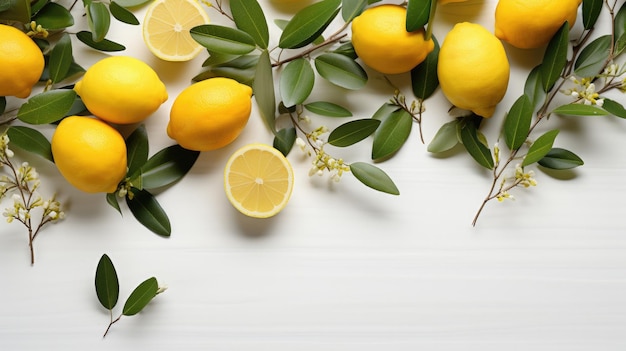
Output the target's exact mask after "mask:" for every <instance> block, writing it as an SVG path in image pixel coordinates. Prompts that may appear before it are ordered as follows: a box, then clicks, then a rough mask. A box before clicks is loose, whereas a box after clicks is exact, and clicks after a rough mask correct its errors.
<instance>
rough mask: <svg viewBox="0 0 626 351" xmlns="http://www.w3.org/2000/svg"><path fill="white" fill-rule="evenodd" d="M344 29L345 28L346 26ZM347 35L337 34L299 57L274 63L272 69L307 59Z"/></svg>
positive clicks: (294, 56)
mask: <svg viewBox="0 0 626 351" xmlns="http://www.w3.org/2000/svg"><path fill="white" fill-rule="evenodd" d="M343 28H345V26H344V27H343ZM347 35H348V34H345V33H344V34H341V35H336V34H335V35H333V36H331V37H330V38H328V39H326V40H324V41H323V42H321V43H319V44H317V45H315V46H312V47H310V48H308V49H306V50H304V51H302V52H301V53H299V54H297V55H293V56H291V57H288V58H286V59H284V60H280V61H278V62H275V63H273V64H272V67H280V66H282V65H284V64H285V63H288V62H291V61H294V60H297V59H299V58H302V57H306V56H308V55H310V54H311V53H313V52H315V51H316V50H319V49H321V48H323V47H325V46H328V45H331V44H334V43H336V42H338V41H339V40H341V39H343V38H345V37H346V36H347Z"/></svg>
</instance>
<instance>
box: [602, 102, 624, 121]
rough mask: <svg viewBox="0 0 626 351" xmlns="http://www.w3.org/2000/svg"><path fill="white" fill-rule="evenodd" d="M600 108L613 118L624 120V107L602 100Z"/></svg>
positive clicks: (617, 103)
mask: <svg viewBox="0 0 626 351" xmlns="http://www.w3.org/2000/svg"><path fill="white" fill-rule="evenodd" d="M602 108H603V109H604V110H605V111H606V112H608V113H610V114H612V115H613V116H615V117H619V118H626V109H625V108H624V105H622V104H620V103H619V102H617V101H614V100H611V99H607V98H604V104H603V105H602Z"/></svg>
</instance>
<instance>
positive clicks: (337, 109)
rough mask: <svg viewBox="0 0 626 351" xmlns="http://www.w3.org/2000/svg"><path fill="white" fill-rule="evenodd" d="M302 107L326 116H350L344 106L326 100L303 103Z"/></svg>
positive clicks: (350, 113)
mask: <svg viewBox="0 0 626 351" xmlns="http://www.w3.org/2000/svg"><path fill="white" fill-rule="evenodd" d="M304 108H305V109H307V110H309V111H310V112H313V113H316V114H318V115H320V116H326V117H352V112H350V111H349V110H348V109H346V108H345V107H342V106H340V105H337V104H335V103H332V102H328V101H314V102H310V103H307V104H304Z"/></svg>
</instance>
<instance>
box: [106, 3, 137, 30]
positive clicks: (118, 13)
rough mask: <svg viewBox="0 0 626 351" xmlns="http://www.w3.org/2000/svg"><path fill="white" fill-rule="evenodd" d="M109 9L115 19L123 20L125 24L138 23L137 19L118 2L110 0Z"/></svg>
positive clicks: (134, 24)
mask: <svg viewBox="0 0 626 351" xmlns="http://www.w3.org/2000/svg"><path fill="white" fill-rule="evenodd" d="M109 11H111V15H113V17H115V19H116V20H118V21H120V22H124V23H126V24H130V25H133V26H136V25H138V24H139V20H138V19H137V17H135V15H134V14H133V13H132V12H130V11H129V10H127V9H126V8H125V7H123V6H122V5H120V4H118V3H117V2H116V1H111V3H110V4H109Z"/></svg>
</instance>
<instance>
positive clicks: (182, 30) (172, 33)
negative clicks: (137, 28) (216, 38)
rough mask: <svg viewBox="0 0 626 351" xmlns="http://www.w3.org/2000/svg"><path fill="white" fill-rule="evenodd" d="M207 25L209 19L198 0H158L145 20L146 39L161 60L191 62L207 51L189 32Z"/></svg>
mask: <svg viewBox="0 0 626 351" xmlns="http://www.w3.org/2000/svg"><path fill="white" fill-rule="evenodd" d="M207 23H209V16H208V15H207V14H206V12H205V11H204V9H203V8H202V7H201V6H200V4H199V3H198V1H196V0H156V1H154V2H153V3H152V4H151V5H150V7H148V10H147V12H146V16H145V18H144V21H143V40H144V42H145V43H146V45H147V46H148V49H149V50H150V51H151V52H152V53H153V54H154V55H155V56H156V57H158V58H160V59H163V60H166V61H189V60H191V59H193V58H194V57H196V56H197V55H198V54H199V53H200V52H201V51H202V50H203V47H202V46H201V45H200V44H198V43H197V42H196V41H195V40H193V38H192V37H191V34H189V30H190V29H191V28H193V27H195V26H199V25H203V24H207Z"/></svg>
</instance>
